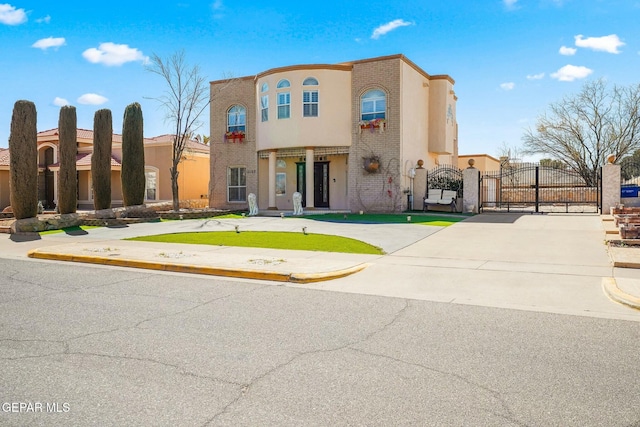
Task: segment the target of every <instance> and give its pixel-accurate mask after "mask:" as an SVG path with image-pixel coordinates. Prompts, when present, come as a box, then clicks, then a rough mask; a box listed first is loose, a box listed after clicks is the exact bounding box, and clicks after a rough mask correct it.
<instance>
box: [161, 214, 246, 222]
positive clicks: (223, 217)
mask: <svg viewBox="0 0 640 427" xmlns="http://www.w3.org/2000/svg"><path fill="white" fill-rule="evenodd" d="M242 218H244V217H243V216H242V215H238V214H225V215H214V216H208V217H203V218H196V219H242ZM169 221H184V220H182V219H169V218H166V219H161V220H160V222H169Z"/></svg>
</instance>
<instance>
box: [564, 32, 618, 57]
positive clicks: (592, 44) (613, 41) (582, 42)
mask: <svg viewBox="0 0 640 427" xmlns="http://www.w3.org/2000/svg"><path fill="white" fill-rule="evenodd" d="M583 37H584V36H583V35H582V34H579V35H577V36H575V39H576V46H578V47H584V48H587V49H592V50H596V51H600V52H609V53H620V51H619V50H618V48H619V47H621V46H624V45H625V43H624V42H622V41H621V40H620V39H619V38H618V36H617V35H616V34H610V35H608V36H602V37H587V38H586V39H585V38H583Z"/></svg>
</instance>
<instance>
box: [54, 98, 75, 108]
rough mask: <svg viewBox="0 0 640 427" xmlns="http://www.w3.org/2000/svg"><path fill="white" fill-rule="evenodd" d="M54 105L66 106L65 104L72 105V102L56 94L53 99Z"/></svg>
mask: <svg viewBox="0 0 640 427" xmlns="http://www.w3.org/2000/svg"><path fill="white" fill-rule="evenodd" d="M53 105H56V106H58V107H64V106H65V105H71V104H69V101H67V100H66V99H64V98H60V97H57V96H56V97H55V99H54V100H53Z"/></svg>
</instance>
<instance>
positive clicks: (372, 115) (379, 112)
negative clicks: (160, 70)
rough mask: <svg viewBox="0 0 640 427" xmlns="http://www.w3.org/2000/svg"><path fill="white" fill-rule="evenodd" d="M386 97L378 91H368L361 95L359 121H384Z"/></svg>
mask: <svg viewBox="0 0 640 427" xmlns="http://www.w3.org/2000/svg"><path fill="white" fill-rule="evenodd" d="M386 112H387V95H385V93H384V92H383V91H381V90H379V89H374V90H370V91H368V92H367V93H365V94H364V95H362V98H361V103H360V113H361V120H363V121H365V120H366V121H369V120H374V119H385V118H386Z"/></svg>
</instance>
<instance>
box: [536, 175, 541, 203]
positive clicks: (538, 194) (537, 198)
mask: <svg viewBox="0 0 640 427" xmlns="http://www.w3.org/2000/svg"><path fill="white" fill-rule="evenodd" d="M539 174H540V166H536V213H538V212H539V211H540V176H539Z"/></svg>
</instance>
